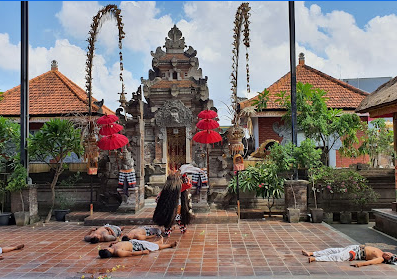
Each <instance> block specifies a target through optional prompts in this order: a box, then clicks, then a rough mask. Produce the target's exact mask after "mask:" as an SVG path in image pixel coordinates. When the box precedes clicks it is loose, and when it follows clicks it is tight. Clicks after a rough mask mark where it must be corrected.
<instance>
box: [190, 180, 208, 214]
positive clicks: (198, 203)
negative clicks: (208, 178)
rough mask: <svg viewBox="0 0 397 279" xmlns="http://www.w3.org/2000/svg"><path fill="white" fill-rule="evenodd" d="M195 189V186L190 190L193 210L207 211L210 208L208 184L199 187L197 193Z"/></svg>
mask: <svg viewBox="0 0 397 279" xmlns="http://www.w3.org/2000/svg"><path fill="white" fill-rule="evenodd" d="M196 191H197V190H196V187H193V188H192V189H191V190H190V193H191V194H192V207H193V212H208V211H209V210H210V206H209V205H208V186H206V187H201V189H200V192H199V193H196Z"/></svg>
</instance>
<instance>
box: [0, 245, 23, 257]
mask: <svg viewBox="0 0 397 279" xmlns="http://www.w3.org/2000/svg"><path fill="white" fill-rule="evenodd" d="M23 247H25V245H24V244H19V245H17V246H9V247H0V260H3V259H4V258H3V256H1V254H3V253H8V252H11V251H14V250H21V249H22V248H23Z"/></svg>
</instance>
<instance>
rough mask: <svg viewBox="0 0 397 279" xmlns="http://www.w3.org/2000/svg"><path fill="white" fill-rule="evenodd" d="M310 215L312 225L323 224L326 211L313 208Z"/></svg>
mask: <svg viewBox="0 0 397 279" xmlns="http://www.w3.org/2000/svg"><path fill="white" fill-rule="evenodd" d="M310 214H311V216H312V223H321V222H322V221H323V215H324V210H323V209H322V208H312V209H310Z"/></svg>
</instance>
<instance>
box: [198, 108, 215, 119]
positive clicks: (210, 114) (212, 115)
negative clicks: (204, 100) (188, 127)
mask: <svg viewBox="0 0 397 279" xmlns="http://www.w3.org/2000/svg"><path fill="white" fill-rule="evenodd" d="M197 117H198V118H203V119H211V118H215V117H218V114H217V113H216V112H215V111H213V110H209V109H206V110H203V111H200V113H199V114H198V116H197Z"/></svg>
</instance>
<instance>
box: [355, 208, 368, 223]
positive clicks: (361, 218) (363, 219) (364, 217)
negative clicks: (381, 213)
mask: <svg viewBox="0 0 397 279" xmlns="http://www.w3.org/2000/svg"><path fill="white" fill-rule="evenodd" d="M368 223H369V213H368V212H366V211H360V212H357V224H368Z"/></svg>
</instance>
